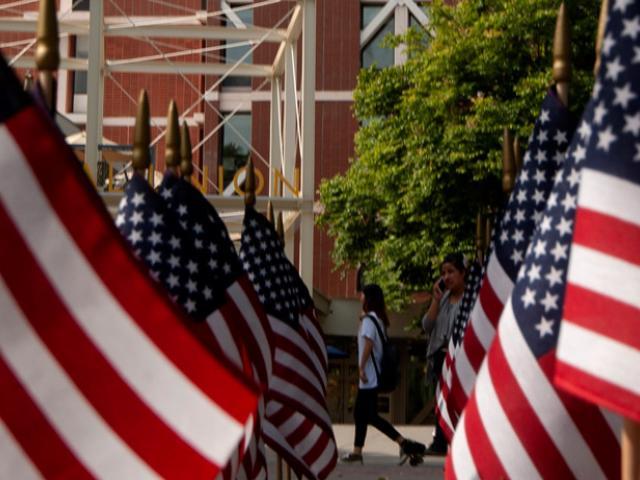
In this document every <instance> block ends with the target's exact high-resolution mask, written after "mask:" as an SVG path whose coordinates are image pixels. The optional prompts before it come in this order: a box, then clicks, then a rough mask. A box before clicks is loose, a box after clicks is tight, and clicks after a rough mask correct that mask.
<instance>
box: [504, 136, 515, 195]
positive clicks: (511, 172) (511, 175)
mask: <svg viewBox="0 0 640 480" xmlns="http://www.w3.org/2000/svg"><path fill="white" fill-rule="evenodd" d="M515 184H516V163H515V160H514V158H513V135H512V134H511V132H510V131H509V129H508V128H507V127H505V128H504V132H503V133H502V191H503V192H504V193H505V196H509V194H510V193H511V191H512V190H513V187H514V186H515Z"/></svg>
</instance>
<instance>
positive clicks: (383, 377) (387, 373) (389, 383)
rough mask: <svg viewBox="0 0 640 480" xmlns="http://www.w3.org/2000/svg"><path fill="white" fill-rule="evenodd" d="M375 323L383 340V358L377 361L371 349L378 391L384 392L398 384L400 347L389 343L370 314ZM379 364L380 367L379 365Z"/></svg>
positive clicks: (393, 388) (390, 390) (392, 389)
mask: <svg viewBox="0 0 640 480" xmlns="http://www.w3.org/2000/svg"><path fill="white" fill-rule="evenodd" d="M369 318H370V319H371V321H372V322H373V324H374V325H375V326H376V330H378V336H379V337H380V339H381V341H382V358H381V359H380V362H378V361H376V358H375V356H374V355H373V350H371V357H372V359H373V368H374V369H375V371H376V376H377V377H378V391H379V392H382V393H390V392H393V391H394V390H395V389H396V387H397V386H398V377H399V372H398V349H397V348H396V346H395V345H393V344H391V343H389V341H388V339H387V336H386V335H383V334H382V329H381V328H380V325H379V324H378V321H377V320H376V319H375V318H372V317H371V316H369ZM378 365H379V367H378Z"/></svg>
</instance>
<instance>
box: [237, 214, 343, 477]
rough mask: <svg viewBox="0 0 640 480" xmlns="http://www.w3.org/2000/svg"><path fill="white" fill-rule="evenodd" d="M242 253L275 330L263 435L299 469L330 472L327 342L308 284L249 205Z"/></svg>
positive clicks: (300, 471)
mask: <svg viewBox="0 0 640 480" xmlns="http://www.w3.org/2000/svg"><path fill="white" fill-rule="evenodd" d="M240 258H241V259H242V261H243V265H244V268H245V270H246V271H247V272H248V274H249V278H251V281H252V282H253V285H254V287H255V289H256V292H257V293H258V297H259V298H260V301H261V302H262V304H263V305H264V307H265V310H266V311H267V315H268V317H269V321H270V323H271V326H272V329H273V332H274V344H275V358H274V363H273V381H272V383H271V384H270V385H269V390H268V391H267V393H266V398H267V403H266V416H265V421H264V424H263V434H264V438H265V441H266V442H267V444H268V445H269V446H271V447H272V448H273V449H274V450H275V451H276V452H278V453H280V454H281V455H282V456H283V457H284V458H285V460H286V461H287V462H288V463H289V464H290V465H291V467H292V468H293V469H294V470H295V471H296V472H297V473H298V474H300V475H304V476H305V477H307V478H311V479H315V478H318V479H322V478H326V477H327V475H328V474H329V473H330V472H331V471H332V470H333V468H334V466H335V464H336V460H337V450H336V443H335V439H334V436H333V430H332V426H331V420H330V418H329V413H328V410H327V406H326V400H325V397H326V382H327V363H326V362H327V360H326V347H325V345H324V341H323V339H322V335H321V331H320V329H319V326H318V325H317V322H316V321H315V319H314V318H315V316H313V317H312V315H313V314H311V313H310V311H312V310H313V302H312V300H311V297H310V295H309V293H308V290H307V288H306V286H305V285H304V283H303V282H302V280H301V279H300V276H299V275H298V273H297V271H296V270H295V267H294V266H293V265H292V264H291V262H289V260H288V259H287V258H286V255H285V253H284V249H283V248H282V244H281V242H280V239H279V238H278V235H277V233H276V231H275V229H274V228H273V225H272V224H271V223H270V222H269V221H268V220H267V219H266V218H265V217H264V216H263V215H262V214H260V213H258V212H257V211H256V210H255V209H254V208H253V207H251V206H248V207H246V209H245V215H244V221H243V229H242V240H241V248H240Z"/></svg>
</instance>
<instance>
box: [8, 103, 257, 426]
mask: <svg viewBox="0 0 640 480" xmlns="http://www.w3.org/2000/svg"><path fill="white" fill-rule="evenodd" d="M5 125H6V126H7V128H8V129H9V130H10V132H11V134H12V135H13V137H14V139H15V140H16V142H17V143H18V145H19V147H20V149H21V150H22V152H23V154H24V156H25V158H26V160H27V161H28V163H29V164H30V166H31V168H32V171H33V174H34V176H35V177H36V178H37V179H38V182H39V184H40V188H41V189H42V190H43V192H44V193H45V195H46V197H47V198H48V200H49V202H50V203H51V205H52V207H53V208H54V210H55V211H56V213H57V214H58V216H59V218H60V220H61V221H62V223H63V224H64V225H65V227H66V228H67V230H68V232H69V233H70V236H71V237H72V238H73V239H74V241H75V242H76V245H77V247H78V248H79V249H80V251H81V252H82V254H83V255H84V256H85V258H86V260H87V261H88V262H89V263H90V264H91V265H92V266H93V269H94V270H95V272H97V273H98V274H99V276H100V278H101V280H102V281H103V282H104V285H105V286H106V288H107V289H108V290H110V292H111V294H112V296H113V297H114V298H115V299H117V300H118V301H119V302H120V304H121V305H122V307H123V308H124V309H125V310H126V311H127V313H128V314H129V315H130V316H131V317H132V318H133V319H135V321H136V322H137V323H138V325H139V326H140V327H141V328H142V329H143V330H144V331H145V333H146V334H147V335H148V336H149V337H150V338H151V339H152V340H153V342H154V343H155V344H156V345H157V346H158V347H159V348H160V350H162V351H163V352H164V354H165V355H166V356H167V357H168V358H169V359H170V360H171V361H172V362H173V363H174V364H175V365H176V366H177V367H178V368H179V369H180V370H181V371H182V372H183V373H184V374H185V375H186V376H187V377H188V378H189V379H190V380H191V381H192V382H193V383H194V384H195V385H197V386H198V387H199V388H200V389H201V390H202V391H203V392H204V393H205V394H206V395H208V396H209V397H210V398H212V399H213V400H214V401H215V402H216V403H218V404H219V405H220V406H221V407H222V408H224V409H225V410H227V411H228V413H229V414H230V415H231V416H233V417H234V418H236V419H237V420H239V421H241V422H244V420H245V419H246V414H247V412H250V411H252V410H253V408H254V406H255V396H256V394H257V391H256V389H255V387H254V385H253V384H252V383H249V382H248V381H247V380H246V379H245V377H244V375H242V374H241V372H240V370H238V369H237V368H234V367H233V366H232V365H231V363H230V362H228V361H226V360H222V363H224V364H225V367H226V368H221V365H219V363H217V362H216V361H214V359H213V358H212V357H211V356H210V353H209V352H208V351H207V349H205V348H203V346H202V344H201V343H200V342H199V341H198V340H197V339H196V338H195V337H194V336H193V335H192V334H191V333H189V332H187V331H185V330H184V329H182V328H176V323H175V321H176V319H180V320H181V321H182V323H183V324H186V323H188V322H189V320H187V319H186V318H184V317H183V316H182V314H181V313H180V311H179V310H178V309H177V307H175V306H174V305H173V303H172V302H171V301H170V299H169V298H168V297H167V296H166V293H165V292H164V290H162V289H161V287H160V286H159V285H157V284H156V283H155V282H151V281H150V280H149V279H148V277H147V273H146V267H143V266H142V264H140V263H138V262H137V260H135V258H134V257H133V256H132V253H131V252H130V251H129V249H128V247H127V246H126V244H125V243H124V240H123V239H122V237H121V236H120V233H119V232H118V231H117V230H116V228H115V226H114V225H113V221H112V220H111V218H110V217H109V214H108V212H107V211H106V209H105V208H104V205H103V204H102V201H101V200H100V198H99V197H98V196H97V195H96V194H95V191H94V190H93V187H92V186H91V184H90V183H89V182H88V180H87V178H86V175H85V173H84V172H83V171H82V169H81V167H80V165H79V163H78V162H77V160H76V159H75V157H74V156H73V154H72V153H71V151H70V150H69V148H68V146H66V144H65V143H64V140H63V139H62V138H61V137H60V136H59V135H58V134H57V132H54V131H53V130H52V128H51V125H50V124H49V123H48V120H47V119H44V118H43V117H42V116H41V114H40V112H39V111H37V110H36V109H35V107H30V108H26V109H24V110H22V111H21V112H20V113H18V114H17V115H15V116H14V117H12V118H11V119H10V120H9V121H8V122H7V123H6V124H5ZM34 138H35V139H37V141H34ZM52 178H55V179H56V181H51V179H52ZM123 278H126V279H127V281H123ZM217 356H218V362H220V361H221V359H222V358H223V355H222V354H221V353H218V354H217ZM228 392H234V395H229V393H228Z"/></svg>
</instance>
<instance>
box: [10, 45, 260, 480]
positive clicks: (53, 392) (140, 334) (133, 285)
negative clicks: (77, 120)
mask: <svg viewBox="0 0 640 480" xmlns="http://www.w3.org/2000/svg"><path fill="white" fill-rule="evenodd" d="M0 122H1V125H0V144H1V145H2V148H0V223H1V227H0V228H1V229H2V235H0V274H1V276H0V318H2V321H1V322H0V389H1V390H2V395H0V417H1V419H2V420H1V421H0V446H1V447H0V477H2V478H27V477H28V478H32V477H41V476H42V477H47V478H53V477H56V478H60V477H89V476H93V477H115V478H157V477H168V478H171V477H174V478H175V477H183V476H189V477H202V478H204V477H212V476H215V475H216V474H217V472H218V471H219V470H220V468H221V467H223V466H224V465H225V464H226V462H227V460H228V458H229V456H230V455H231V454H232V453H233V452H234V451H235V450H236V449H237V447H238V442H239V441H240V439H241V438H242V435H243V432H244V430H245V424H246V423H247V422H248V421H249V419H250V417H251V415H252V414H253V412H254V410H255V407H256V402H257V396H258V394H259V392H258V390H257V387H256V386H255V384H254V383H253V382H252V381H250V380H249V379H247V378H246V377H245V376H244V375H243V374H242V373H241V372H240V371H239V370H238V369H236V368H234V367H232V366H229V365H226V363H225V362H224V361H221V360H220V359H218V358H216V356H214V355H212V350H211V349H210V348H208V347H207V346H205V345H203V344H202V343H201V342H200V341H199V339H198V338H197V337H196V336H194V335H193V334H192V333H191V332H189V331H188V330H187V328H185V325H187V324H188V323H189V322H188V320H187V319H186V318H185V317H184V316H183V314H182V312H181V310H178V309H177V308H176V307H175V305H174V304H173V302H172V301H171V300H170V299H169V297H168V296H167V294H166V292H165V290H164V289H162V288H160V287H159V285H158V284H157V283H156V282H154V281H153V280H151V278H150V277H149V276H148V274H147V271H146V269H144V268H143V267H142V265H141V264H140V263H139V262H138V261H137V260H136V259H135V257H134V255H133V254H132V253H131V251H130V250H129V248H128V247H127V246H126V244H125V243H124V242H123V241H122V238H121V236H120V234H119V233H118V231H117V230H116V228H115V227H114V225H113V221H112V219H111V217H110V216H109V214H108V212H107V210H106V209H105V207H104V205H103V204H102V201H101V199H100V198H99V197H98V195H97V194H96V192H95V190H94V189H93V187H92V186H91V184H90V182H89V181H88V179H87V177H86V175H85V173H84V172H83V171H82V168H81V166H80V164H79V163H78V161H77V159H76V158H75V156H74V155H73V153H72V152H71V150H70V149H69V148H68V146H67V145H66V144H65V143H64V139H63V138H62V136H61V135H60V133H59V132H58V131H57V130H56V129H55V127H54V126H53V124H52V123H51V121H50V120H49V118H47V115H46V113H45V112H44V111H43V110H42V109H40V108H39V107H36V106H34V105H33V103H32V101H31V100H30V98H29V97H28V96H27V95H26V94H25V93H23V92H22V89H21V86H20V84H19V82H18V80H17V79H16V78H15V76H14V74H13V72H12V71H11V69H10V68H9V67H8V66H7V64H6V63H5V61H4V59H2V58H1V57H0ZM34 294H35V295H36V297H34ZM212 432H215V434H213V433H212ZM167 452H170V454H169V455H168V454H167Z"/></svg>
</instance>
